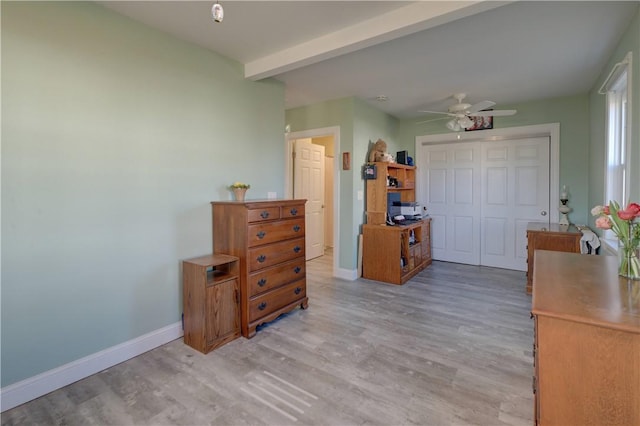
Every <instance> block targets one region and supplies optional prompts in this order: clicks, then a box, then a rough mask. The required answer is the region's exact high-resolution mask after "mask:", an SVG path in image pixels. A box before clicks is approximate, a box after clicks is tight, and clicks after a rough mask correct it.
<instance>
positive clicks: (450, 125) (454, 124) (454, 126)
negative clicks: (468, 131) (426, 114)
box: [447, 118, 462, 132]
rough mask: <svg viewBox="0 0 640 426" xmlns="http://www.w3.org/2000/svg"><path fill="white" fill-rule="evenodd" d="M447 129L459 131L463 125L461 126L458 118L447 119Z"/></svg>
mask: <svg viewBox="0 0 640 426" xmlns="http://www.w3.org/2000/svg"><path fill="white" fill-rule="evenodd" d="M447 129H449V130H453V131H454V132H459V131H460V130H462V127H461V126H460V123H458V119H456V118H454V119H453V120H449V121H447Z"/></svg>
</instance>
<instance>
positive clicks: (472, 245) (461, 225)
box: [419, 142, 481, 265]
mask: <svg viewBox="0 0 640 426" xmlns="http://www.w3.org/2000/svg"><path fill="white" fill-rule="evenodd" d="M422 155H423V158H422V159H421V161H420V163H419V167H423V168H424V169H425V170H426V172H425V173H423V176H425V177H426V182H425V184H424V185H422V188H423V194H422V197H421V200H422V201H423V202H424V203H425V204H426V207H427V213H428V214H429V216H430V217H431V221H432V222H431V244H432V256H433V258H434V259H436V260H444V261H447V262H456V263H466V264H470V265H479V264H480V182H481V178H480V146H479V145H478V144H477V143H470V142H465V143H453V144H446V145H429V146H426V147H425V148H424V150H423V151H422Z"/></svg>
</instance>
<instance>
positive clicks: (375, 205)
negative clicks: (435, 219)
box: [362, 162, 431, 284]
mask: <svg viewBox="0 0 640 426" xmlns="http://www.w3.org/2000/svg"><path fill="white" fill-rule="evenodd" d="M371 164H374V165H375V166H376V178H375V179H367V180H366V185H367V215H366V216H367V224H366V225H363V227H362V276H363V277H364V278H367V279H371V280H376V281H384V282H387V283H391V284H404V283H405V282H407V281H408V280H409V279H410V278H411V277H413V276H414V275H416V274H417V273H418V272H420V271H421V270H423V269H424V268H426V267H427V266H429V265H430V264H431V219H429V218H427V219H424V220H421V221H418V222H414V223H411V224H408V225H404V226H388V225H387V224H386V219H387V207H388V206H387V195H388V194H389V193H397V194H399V195H400V201H402V202H411V201H415V200H416V190H415V188H416V168H415V166H406V165H404V164H397V163H381V162H377V163H370V165H371ZM388 177H391V178H394V179H396V180H397V182H398V185H397V186H389V185H388V179H387V178H388Z"/></svg>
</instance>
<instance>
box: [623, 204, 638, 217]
mask: <svg viewBox="0 0 640 426" xmlns="http://www.w3.org/2000/svg"><path fill="white" fill-rule="evenodd" d="M625 210H626V211H628V212H636V216H640V204H638V203H629V205H628V206H627V208H626V209H625Z"/></svg>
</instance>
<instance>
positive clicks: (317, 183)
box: [293, 139, 324, 260]
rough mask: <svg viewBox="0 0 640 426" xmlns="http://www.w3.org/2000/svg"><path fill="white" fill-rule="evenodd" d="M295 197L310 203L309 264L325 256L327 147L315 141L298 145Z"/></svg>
mask: <svg viewBox="0 0 640 426" xmlns="http://www.w3.org/2000/svg"><path fill="white" fill-rule="evenodd" d="M293 196H294V198H297V199H300V198H304V199H306V200H307V204H306V206H305V228H306V229H305V235H306V247H305V251H306V258H307V260H309V259H313V258H316V257H318V256H322V255H323V254H324V146H322V145H316V144H313V143H311V139H298V140H296V141H295V144H294V158H293Z"/></svg>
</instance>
